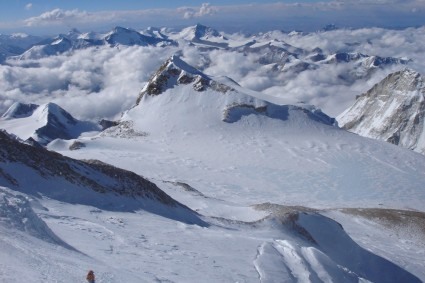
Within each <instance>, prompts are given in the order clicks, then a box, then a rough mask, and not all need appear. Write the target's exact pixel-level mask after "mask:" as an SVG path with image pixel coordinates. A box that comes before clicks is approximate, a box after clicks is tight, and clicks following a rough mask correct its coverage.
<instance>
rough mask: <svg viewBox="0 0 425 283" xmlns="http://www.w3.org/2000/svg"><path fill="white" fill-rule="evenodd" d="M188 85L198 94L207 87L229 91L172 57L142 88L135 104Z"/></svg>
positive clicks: (179, 59)
mask: <svg viewBox="0 0 425 283" xmlns="http://www.w3.org/2000/svg"><path fill="white" fill-rule="evenodd" d="M189 84H191V85H192V87H193V89H194V90H195V91H198V92H199V91H204V90H205V89H206V88H208V87H212V88H214V89H215V90H217V91H220V92H226V91H229V90H231V87H229V86H226V85H224V84H222V83H219V82H216V81H214V80H213V79H211V78H210V77H209V76H207V75H205V74H204V73H202V72H201V71H199V70H198V69H196V68H194V67H192V66H190V65H189V64H187V63H186V62H185V61H183V60H182V59H181V58H180V56H179V55H173V56H171V57H170V58H169V59H168V60H167V61H165V63H164V64H163V65H162V66H161V67H160V68H159V69H158V71H157V72H156V73H155V74H154V75H153V76H152V78H151V79H150V80H149V82H148V83H147V84H146V85H145V86H144V87H143V89H142V90H141V92H140V95H139V97H138V99H137V102H136V104H139V102H140V100H141V99H142V98H143V97H144V96H145V95H150V96H154V95H159V94H161V93H163V92H165V91H166V90H167V89H170V88H173V87H175V86H177V85H189Z"/></svg>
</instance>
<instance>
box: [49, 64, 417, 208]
mask: <svg viewBox="0 0 425 283" xmlns="http://www.w3.org/2000/svg"><path fill="white" fill-rule="evenodd" d="M175 59H178V57H173V58H172V60H169V61H167V62H166V63H165V64H164V65H163V66H162V67H161V68H160V69H159V70H158V71H157V72H156V73H155V74H154V76H153V77H152V80H151V81H150V82H149V83H148V84H146V86H145V87H144V88H143V89H142V92H141V95H140V97H139V101H138V104H137V105H136V106H135V107H134V108H132V109H131V110H129V111H127V112H126V113H124V115H123V118H122V120H121V122H122V124H121V126H117V127H116V128H114V127H112V128H110V129H108V130H107V132H105V133H103V134H102V135H101V136H100V137H99V138H97V139H90V140H89V139H86V138H82V139H81V141H82V142H84V143H85V144H86V147H85V148H82V149H81V150H79V151H73V152H70V151H69V150H68V147H69V144H70V143H69V142H68V143H52V144H51V145H50V146H49V148H50V149H54V150H58V151H60V152H62V153H64V154H66V155H70V156H73V157H76V158H85V156H92V157H93V158H96V159H100V160H102V161H105V162H108V163H112V164H115V165H117V166H119V167H123V168H127V169H129V170H133V171H135V172H136V173H140V174H144V175H147V176H150V177H151V178H153V179H155V180H160V181H163V180H166V181H182V182H185V183H188V184H190V185H191V186H192V187H194V188H196V189H197V190H199V191H201V192H202V193H205V194H207V195H211V196H213V197H217V198H219V199H240V200H241V202H242V204H253V203H259V202H277V203H280V204H291V205H295V204H297V205H304V206H313V207H327V208H328V207H330V206H331V207H346V206H350V207H378V206H384V207H390V208H404V209H409V208H410V209H419V210H423V202H424V200H425V191H424V190H423V185H422V184H423V183H424V181H425V175H424V173H423V172H425V159H424V158H423V156H421V155H418V154H417V153H414V152H411V151H408V150H405V149H403V148H399V147H395V146H394V145H391V144H388V143H385V142H380V141H375V140H370V139H365V138H363V137H360V136H357V135H354V134H352V133H349V132H347V131H345V130H342V129H339V128H338V127H335V126H333V124H332V122H333V121H332V119H329V117H327V116H326V115H324V114H323V113H321V112H320V111H317V110H314V109H312V110H309V109H308V108H305V107H302V106H294V105H286V104H285V103H284V101H280V103H279V99H275V100H274V101H273V100H272V99H270V100H269V98H268V97H267V96H265V95H262V94H261V93H257V92H252V91H247V90H245V91H244V89H243V88H241V87H240V86H237V84H235V83H234V82H233V83H230V82H231V81H230V80H228V79H227V80H226V79H225V78H212V77H209V76H207V75H205V74H203V73H201V72H199V71H198V70H196V69H194V68H193V67H190V66H187V64H185V63H184V62H183V61H181V60H175ZM268 100H269V101H272V102H269V101H268ZM120 133H124V134H122V136H121V135H120ZM123 151H124V152H126V153H125V154H122V152H123ZM140 160H143V161H144V162H140Z"/></svg>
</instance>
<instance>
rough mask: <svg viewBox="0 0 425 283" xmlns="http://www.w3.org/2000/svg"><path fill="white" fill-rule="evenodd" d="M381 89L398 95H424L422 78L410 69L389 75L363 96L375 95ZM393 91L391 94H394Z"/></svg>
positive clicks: (424, 85)
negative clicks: (395, 92)
mask: <svg viewBox="0 0 425 283" xmlns="http://www.w3.org/2000/svg"><path fill="white" fill-rule="evenodd" d="M382 88H387V89H389V90H394V91H398V92H397V93H399V94H409V95H419V93H422V95H425V83H424V78H423V76H422V75H421V74H420V73H418V72H417V71H415V70H413V69H410V68H405V69H403V70H400V71H397V72H394V73H391V74H389V75H388V76H387V77H386V78H384V79H383V80H382V81H380V82H378V83H377V84H376V85H375V86H374V87H372V88H371V89H370V90H369V91H368V92H366V93H365V94H364V95H370V93H375V92H377V90H378V89H382ZM394 91H392V92H391V93H394Z"/></svg>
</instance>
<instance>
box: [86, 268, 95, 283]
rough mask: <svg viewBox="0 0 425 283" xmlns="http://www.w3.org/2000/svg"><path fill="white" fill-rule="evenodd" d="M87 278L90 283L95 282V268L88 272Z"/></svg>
mask: <svg viewBox="0 0 425 283" xmlns="http://www.w3.org/2000/svg"><path fill="white" fill-rule="evenodd" d="M86 279H87V281H88V282H89V283H94V279H95V278H94V272H93V270H90V271H89V273H88V274H87V277H86Z"/></svg>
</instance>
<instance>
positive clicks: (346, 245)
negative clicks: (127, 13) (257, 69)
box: [0, 39, 425, 282]
mask: <svg viewBox="0 0 425 283" xmlns="http://www.w3.org/2000/svg"><path fill="white" fill-rule="evenodd" d="M268 41H270V39H268ZM259 46H260V45H259ZM281 47H284V46H283V45H282V46H281ZM297 60H298V59H297ZM40 107H42V106H40ZM40 107H35V106H32V105H15V107H13V108H11V109H10V111H8V112H7V113H5V114H4V117H3V118H2V121H1V124H3V123H5V124H7V123H12V122H11V121H15V122H16V123H17V124H15V125H14V126H13V125H11V126H10V129H11V130H13V129H18V128H19V127H23V128H24V125H26V126H28V127H29V126H31V125H35V124H36V123H35V122H34V121H36V120H37V119H38V118H37V119H30V118H34V117H43V118H44V117H45V115H42V113H43V111H40V113H39V115H37V116H34V113H36V112H37V111H39V110H40ZM53 112H54V113H56V114H58V112H60V111H53ZM37 113H38V112H37ZM56 114H55V116H57V117H61V118H58V120H59V121H62V122H64V121H68V119H66V117H65V116H66V115H62V116H61V115H56ZM25 119H28V120H25ZM38 120H40V121H41V120H42V119H38ZM18 121H20V122H19V123H18ZM24 121H26V122H25V123H23V122H24ZM43 121H44V120H43ZM334 122H335V121H334V119H332V118H330V117H328V116H327V115H326V114H324V113H322V112H321V111H320V110H318V109H316V108H315V107H313V106H307V105H303V104H300V105H290V104H288V103H287V102H286V101H285V100H284V99H281V98H279V97H276V96H271V95H265V94H263V93H260V92H255V91H251V90H247V89H244V88H243V87H241V86H240V85H238V84H237V83H236V82H235V81H233V80H232V79H230V78H227V77H214V76H209V75H208V74H206V73H204V72H201V71H200V70H197V69H196V68H194V67H192V66H190V65H188V64H187V63H186V62H184V61H183V60H182V59H181V58H180V57H179V56H173V57H171V58H170V59H169V60H167V61H166V62H165V63H164V64H163V65H162V66H161V67H160V68H159V69H158V70H157V71H156V72H155V73H154V74H153V76H152V77H151V79H150V80H149V81H148V82H147V84H146V85H145V86H144V87H143V88H142V90H141V92H140V95H139V97H138V99H137V101H135V105H134V107H133V108H131V109H129V110H128V111H126V112H125V113H123V115H122V118H121V119H120V120H119V121H116V122H114V123H110V124H111V126H112V127H110V128H108V129H106V130H105V131H103V132H102V133H100V134H99V135H96V136H93V135H90V136H86V135H82V136H81V135H80V134H78V133H77V134H76V135H75V136H73V137H72V138H73V139H72V140H68V137H67V138H66V139H56V140H54V141H52V142H50V143H49V144H48V145H47V148H48V149H49V150H51V151H47V150H44V149H35V148H33V147H29V146H26V145H22V144H20V143H17V141H16V140H15V139H11V138H10V137H8V136H6V135H3V134H1V133H0V142H1V143H2V144H1V145H2V146H1V147H0V169H1V170H0V182H1V183H0V186H1V187H0V239H1V240H0V250H1V251H2V256H0V281H5V282H20V281H22V280H24V281H26V282H44V281H53V282H54V281H57V282H80V281H84V277H85V274H86V273H87V271H88V270H89V269H93V270H94V271H95V274H96V275H97V282H331V281H332V282H368V281H369V282H421V281H424V280H425V273H424V270H425V263H424V262H423V258H424V256H425V241H424V238H425V232H424V231H425V229H424V227H425V224H424V223H425V216H424V207H423V204H424V203H425V191H424V189H423V184H424V183H425V173H424V172H425V158H424V156H423V155H421V154H418V153H415V152H412V151H409V150H406V149H403V148H400V147H396V146H394V145H391V144H389V143H386V142H382V141H377V140H372V139H366V138H363V137H361V136H358V135H354V134H352V133H349V132H347V131H345V130H343V129H340V128H338V127H337V126H336V125H335V123H334ZM42 124H43V123H40V125H42ZM18 125H19V126H18ZM35 126H38V125H35ZM23 128H22V129H23ZM34 128H36V127H34ZM22 132H24V133H27V132H32V130H31V131H30V130H28V128H27V129H25V131H24V130H22ZM71 149H74V150H71ZM53 150H54V151H58V152H60V153H61V154H64V155H66V156H70V157H74V158H77V159H98V160H101V161H102V162H107V163H110V164H113V166H110V165H107V164H104V163H102V162H99V161H90V162H86V161H77V160H72V159H69V158H65V157H63V156H61V155H59V154H57V153H54V152H52V151H53ZM114 166H115V167H114ZM116 167H120V168H125V169H127V170H130V171H131V172H135V173H136V174H138V175H143V176H146V177H147V178H149V180H150V181H147V180H146V179H144V178H141V177H139V176H137V175H136V174H133V173H131V172H129V171H123V170H120V169H117V168H116ZM151 182H154V183H155V184H153V183H151ZM147 184H149V185H147ZM149 188H150V189H149ZM159 189H161V190H162V191H163V192H165V193H167V195H169V196H171V198H170V197H168V196H166V195H164V193H162V191H159ZM139 193H140V194H139ZM146 194H148V195H150V196H153V199H152V198H145V196H146ZM174 199H175V200H177V201H178V202H179V203H182V204H183V205H184V206H182V205H180V204H179V203H177V202H176V201H174ZM163 200H166V201H165V202H164V201H163ZM170 203H171V204H173V203H174V204H175V206H173V205H170ZM188 208H189V209H188ZM340 208H343V209H340ZM381 208H386V209H381ZM394 209H405V210H394ZM415 210H416V211H415ZM194 211H196V212H197V213H195V212H194ZM394 219H395V220H394ZM6 255H7V256H6ZM18 267H19V268H18Z"/></svg>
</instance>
